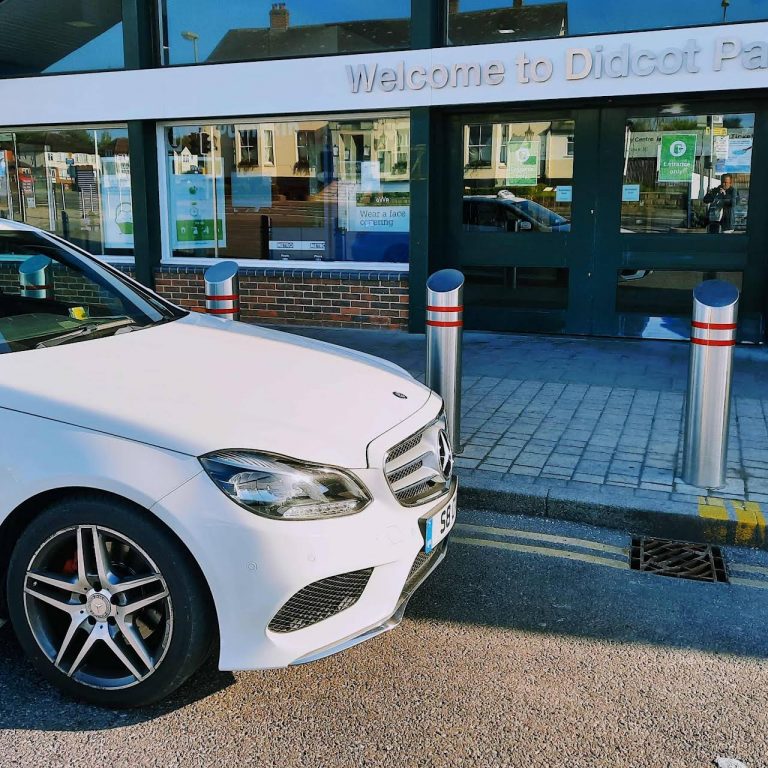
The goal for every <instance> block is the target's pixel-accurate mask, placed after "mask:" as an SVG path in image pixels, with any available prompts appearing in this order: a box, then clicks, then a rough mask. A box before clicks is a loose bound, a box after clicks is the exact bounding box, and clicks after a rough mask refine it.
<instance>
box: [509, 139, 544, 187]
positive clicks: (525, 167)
mask: <svg viewBox="0 0 768 768" xmlns="http://www.w3.org/2000/svg"><path fill="white" fill-rule="evenodd" d="M540 151H541V142H540V140H539V139H531V140H530V141H528V140H525V139H510V140H509V141H508V142H507V180H506V183H507V185H508V186H510V187H535V186H536V185H537V184H538V183H539V156H540Z"/></svg>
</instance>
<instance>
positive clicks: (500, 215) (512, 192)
mask: <svg viewBox="0 0 768 768" xmlns="http://www.w3.org/2000/svg"><path fill="white" fill-rule="evenodd" d="M573 133H574V122H573V121H572V120H553V121H532V122H522V123H511V122H498V123H471V124H468V125H466V126H465V127H464V200H463V214H462V216H463V226H464V229H465V230H470V231H481V232H567V231H569V230H570V227H571V224H570V219H571V201H572V199H573V186H572V179H573V153H574V143H573Z"/></svg>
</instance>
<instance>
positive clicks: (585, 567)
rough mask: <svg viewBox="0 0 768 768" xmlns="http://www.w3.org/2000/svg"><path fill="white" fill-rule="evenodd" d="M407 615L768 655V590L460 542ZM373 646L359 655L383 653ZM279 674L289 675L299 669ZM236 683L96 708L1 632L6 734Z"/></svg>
mask: <svg viewBox="0 0 768 768" xmlns="http://www.w3.org/2000/svg"><path fill="white" fill-rule="evenodd" d="M406 618H407V619H409V620H411V621H416V622H420V621H430V622H451V623H459V624H466V625H471V626H474V627H488V628H497V629H502V630H504V629H508V630H520V631H524V632H532V633H538V634H543V635H560V636H571V637H583V638H589V639H597V640H603V641H608V642H613V643H618V644H635V643H636V644H649V645H656V646H661V647H669V648H691V649H696V650H700V651H704V652H707V653H711V654H733V655H736V656H743V657H747V656H749V657H755V658H766V657H768V633H767V632H766V631H765V628H766V626H768V591H765V590H759V589H753V588H748V587H743V586H738V587H737V586H734V585H729V584H703V583H696V582H691V581H683V580H679V579H670V578H664V577H661V576H655V575H652V574H641V573H637V572H634V571H629V570H619V569H614V568H609V567H605V566H601V565H596V564H592V563H582V562H574V561H570V560H560V559H557V558H552V557H544V556H541V555H532V554H527V553H526V554H522V553H517V552H509V551H501V550H494V549H488V548H484V547H477V546H468V545H465V544H460V543H451V546H450V547H449V552H448V557H447V558H446V559H445V561H444V562H443V564H442V565H441V566H440V567H439V568H438V569H437V571H435V573H434V574H433V576H432V577H431V578H430V579H429V581H427V583H425V584H424V585H423V586H422V588H421V589H420V590H419V591H418V592H417V593H416V595H415V596H414V598H413V599H412V601H411V603H410V605H409V606H408V610H407V612H406ZM394 632H395V633H397V632H398V630H397V629H395V630H394ZM392 639H395V638H394V637H393V638H392ZM376 642H377V641H374V642H373V643H371V644H370V645H368V646H362V647H361V648H360V649H359V651H357V653H363V654H366V653H373V654H379V653H380V650H381V649H380V647H378V648H377V646H376ZM395 658H396V659H397V660H396V661H395V662H394V663H396V664H402V665H408V664H409V663H410V662H409V659H408V655H407V654H406V655H399V656H396V657H395ZM304 669H306V670H307V671H309V670H311V669H312V667H311V666H310V667H306V668H304ZM316 673H317V674H318V675H319V676H320V677H321V678H322V676H323V675H324V674H327V667H325V668H324V667H322V666H320V667H318V670H316ZM275 674H276V675H285V676H286V678H288V677H289V676H290V675H292V674H294V675H295V674H296V672H295V670H294V672H293V673H291V672H289V671H285V672H281V671H279V670H278V671H276V672H275ZM393 674H397V673H394V672H393ZM329 682H330V681H329ZM234 683H235V678H234V676H233V675H232V674H231V673H222V672H219V671H218V670H217V669H216V663H215V659H213V658H212V659H211V660H209V661H208V662H207V664H206V665H205V667H204V668H203V669H202V670H201V671H200V672H199V673H198V674H197V675H196V676H195V677H193V678H192V680H191V681H190V682H189V683H187V684H186V685H185V686H184V687H183V688H181V689H180V690H179V691H178V692H177V693H176V694H174V695H173V696H172V697H171V698H169V699H168V700H166V701H164V702H162V703H161V704H158V705H155V706H152V707H147V708H144V709H138V710H125V711H110V710H104V709H99V708H97V707H93V706H88V705H84V704H79V703H77V702H74V701H72V700H70V699H68V698H66V697H64V696H62V695H61V694H59V692H58V691H56V690H55V689H54V688H52V687H51V686H49V685H48V684H47V683H45V682H44V681H43V680H41V678H40V677H39V676H38V675H37V674H36V673H35V672H34V670H33V669H32V668H31V666H30V665H29V664H28V663H27V661H26V660H25V658H24V656H23V655H22V652H21V649H20V648H19V646H18V644H17V643H16V640H15V638H14V636H13V633H12V632H11V630H10V628H9V627H5V628H3V629H2V630H0V732H1V731H2V730H9V729H20V730H45V731H58V730H60V731H81V730H82V731H103V730H109V729H112V728H118V727H123V726H129V725H135V724H140V723H144V722H147V721H151V720H154V719H156V718H159V717H163V716H164V715H167V714H169V713H172V712H174V711H176V710H178V709H181V708H183V707H185V706H187V705H188V704H194V703H196V702H198V701H201V700H203V699H205V698H206V697H208V696H211V695H213V694H215V693H217V692H219V691H221V690H223V689H225V688H227V687H229V686H230V685H232V684H234Z"/></svg>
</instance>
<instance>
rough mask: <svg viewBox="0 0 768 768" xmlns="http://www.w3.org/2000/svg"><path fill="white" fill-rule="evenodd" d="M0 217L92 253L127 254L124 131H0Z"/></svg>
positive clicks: (129, 221) (129, 220)
mask: <svg viewBox="0 0 768 768" xmlns="http://www.w3.org/2000/svg"><path fill="white" fill-rule="evenodd" d="M0 217H3V218H8V219H11V220H12V221H23V222H26V223H27V224H32V225H33V226H35V227H39V228H41V229H44V230H47V231H48V232H53V233H55V234H58V235H61V236H62V237H64V238H66V239H67V240H69V241H71V242H73V243H75V244H76V245H79V246H80V247H81V248H84V249H85V250H87V251H89V252H90V253H94V254H129V253H130V252H131V251H132V250H133V206H132V202H131V163H130V155H129V151H128V131H127V129H126V128H125V127H120V126H117V127H112V128H98V129H94V128H77V127H66V128H58V129H55V130H37V131H36V130H28V131H7V132H3V131H2V129H0Z"/></svg>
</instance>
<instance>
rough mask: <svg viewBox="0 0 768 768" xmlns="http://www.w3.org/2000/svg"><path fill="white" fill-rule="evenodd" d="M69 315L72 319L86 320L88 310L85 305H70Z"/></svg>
mask: <svg viewBox="0 0 768 768" xmlns="http://www.w3.org/2000/svg"><path fill="white" fill-rule="evenodd" d="M69 316H70V317H71V318H72V319H73V320H87V319H88V310H87V309H86V308H85V307H70V308H69Z"/></svg>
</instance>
